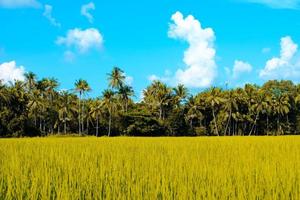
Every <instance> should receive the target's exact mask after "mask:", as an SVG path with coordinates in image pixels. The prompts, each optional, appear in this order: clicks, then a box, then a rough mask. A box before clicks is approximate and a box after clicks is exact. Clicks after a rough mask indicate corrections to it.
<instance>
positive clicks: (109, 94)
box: [102, 89, 115, 137]
mask: <svg viewBox="0 0 300 200" xmlns="http://www.w3.org/2000/svg"><path fill="white" fill-rule="evenodd" d="M102 96H103V105H104V106H105V107H106V108H107V110H108V116H109V119H108V133H107V135H108V137H109V136H110V135H111V123H112V115H113V111H114V107H115V105H114V104H115V92H114V91H112V90H110V89H107V90H104V91H103V94H102Z"/></svg>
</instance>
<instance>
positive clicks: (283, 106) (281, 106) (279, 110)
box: [274, 94, 291, 134]
mask: <svg viewBox="0 0 300 200" xmlns="http://www.w3.org/2000/svg"><path fill="white" fill-rule="evenodd" d="M290 106H291V105H290V103H289V96H288V95H287V94H282V95H280V96H278V97H277V99H276V104H275V107H274V111H275V114H276V115H277V134H280V133H282V132H283V130H282V127H281V123H280V118H281V117H284V116H286V115H287V114H288V113H289V112H290Z"/></svg>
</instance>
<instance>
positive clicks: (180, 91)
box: [173, 84, 188, 106]
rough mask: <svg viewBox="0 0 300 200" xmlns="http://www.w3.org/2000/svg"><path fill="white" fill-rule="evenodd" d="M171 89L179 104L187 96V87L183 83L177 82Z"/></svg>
mask: <svg viewBox="0 0 300 200" xmlns="http://www.w3.org/2000/svg"><path fill="white" fill-rule="evenodd" d="M173 91H174V93H175V101H176V104H178V106H179V105H180V104H181V103H182V101H184V100H185V99H186V97H187V96H188V89H187V88H186V87H185V86H184V85H183V84H179V85H177V87H175V88H173Z"/></svg>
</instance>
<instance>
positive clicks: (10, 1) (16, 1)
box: [0, 0, 41, 8]
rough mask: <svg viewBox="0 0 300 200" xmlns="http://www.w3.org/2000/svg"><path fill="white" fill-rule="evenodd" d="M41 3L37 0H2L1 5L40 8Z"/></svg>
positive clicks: (0, 0)
mask: <svg viewBox="0 0 300 200" xmlns="http://www.w3.org/2000/svg"><path fill="white" fill-rule="evenodd" d="M40 6H41V4H40V3H39V2H38V1H36V0H0V7H5V8H22V7H32V8H38V7H40Z"/></svg>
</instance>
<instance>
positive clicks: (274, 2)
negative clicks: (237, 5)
mask: <svg viewBox="0 0 300 200" xmlns="http://www.w3.org/2000/svg"><path fill="white" fill-rule="evenodd" d="M242 1H244V2H249V3H257V4H263V5H266V6H269V7H271V8H277V9H298V8H299V5H300V0H242Z"/></svg>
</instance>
